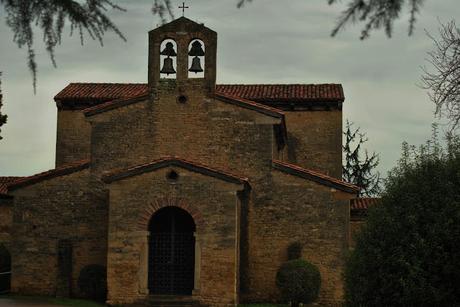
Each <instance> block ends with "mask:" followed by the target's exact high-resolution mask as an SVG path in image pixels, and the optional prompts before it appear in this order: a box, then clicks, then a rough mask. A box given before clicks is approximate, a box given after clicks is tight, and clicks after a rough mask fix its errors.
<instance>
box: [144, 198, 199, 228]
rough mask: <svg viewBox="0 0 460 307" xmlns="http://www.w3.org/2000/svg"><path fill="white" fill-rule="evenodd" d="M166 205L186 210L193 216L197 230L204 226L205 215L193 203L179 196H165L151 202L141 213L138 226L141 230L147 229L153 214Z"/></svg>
mask: <svg viewBox="0 0 460 307" xmlns="http://www.w3.org/2000/svg"><path fill="white" fill-rule="evenodd" d="M165 207H178V208H181V209H183V210H185V211H187V212H188V213H189V214H190V215H191V216H192V218H193V220H194V222H195V225H196V228H197V231H199V229H202V227H203V224H204V223H203V216H202V215H201V212H200V211H199V210H198V209H197V208H195V207H194V206H193V205H191V204H190V203H189V202H187V201H186V200H185V199H183V198H178V197H163V198H158V199H156V200H154V201H153V202H151V203H150V204H149V205H147V207H146V208H145V210H144V212H142V213H141V215H140V218H139V222H138V228H139V230H141V231H145V230H147V229H148V227H149V222H150V219H151V218H152V215H154V214H155V212H157V211H158V210H160V209H162V208H165Z"/></svg>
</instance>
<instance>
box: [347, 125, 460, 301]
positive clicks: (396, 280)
mask: <svg viewBox="0 0 460 307" xmlns="http://www.w3.org/2000/svg"><path fill="white" fill-rule="evenodd" d="M459 170H460V139H459V138H458V137H457V138H454V137H452V136H449V137H448V138H447V145H446V146H445V148H443V147H442V146H441V145H440V142H439V141H438V136H437V130H436V129H435V133H434V134H433V139H432V140H430V141H428V142H427V143H426V144H425V145H423V146H421V147H420V148H415V147H414V146H409V145H407V143H405V144H403V153H402V158H401V159H400V161H399V162H398V165H397V166H396V167H395V168H394V169H393V170H392V171H391V172H390V174H389V177H388V179H387V180H386V185H385V192H384V194H383V197H382V200H381V203H380V204H379V205H378V206H375V207H373V208H371V209H370V210H369V216H368V221H367V225H366V226H364V228H363V229H362V231H361V232H360V233H359V234H358V235H357V237H356V247H355V249H354V250H353V251H352V252H351V255H350V257H349V260H348V261H347V267H346V270H345V288H346V301H347V304H348V306H373V307H380V306H395V307H398V306H422V307H423V306H458V302H459V301H460V262H458V259H459V257H460V245H459V244H458V242H459V241H460V202H459V200H460V189H459V186H460V176H459Z"/></svg>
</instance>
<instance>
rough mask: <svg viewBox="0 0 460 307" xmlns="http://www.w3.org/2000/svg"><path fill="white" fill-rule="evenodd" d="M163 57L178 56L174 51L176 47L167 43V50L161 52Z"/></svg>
mask: <svg viewBox="0 0 460 307" xmlns="http://www.w3.org/2000/svg"><path fill="white" fill-rule="evenodd" d="M160 54H161V55H167V56H176V55H177V53H176V51H174V45H173V43H171V42H167V43H166V46H165V49H163V51H161V52H160Z"/></svg>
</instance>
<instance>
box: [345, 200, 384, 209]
mask: <svg viewBox="0 0 460 307" xmlns="http://www.w3.org/2000/svg"><path fill="white" fill-rule="evenodd" d="M380 201H381V198H378V197H360V198H354V199H352V200H351V201H350V209H351V210H367V209H369V208H370V207H373V206H375V205H376V204H378V203H379V202H380Z"/></svg>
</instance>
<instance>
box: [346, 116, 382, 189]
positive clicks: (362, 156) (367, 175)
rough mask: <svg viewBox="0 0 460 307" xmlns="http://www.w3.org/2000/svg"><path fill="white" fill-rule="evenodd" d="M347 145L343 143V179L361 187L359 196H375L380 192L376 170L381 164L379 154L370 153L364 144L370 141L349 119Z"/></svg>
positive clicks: (347, 123)
mask: <svg viewBox="0 0 460 307" xmlns="http://www.w3.org/2000/svg"><path fill="white" fill-rule="evenodd" d="M343 135H344V136H345V145H343V154H344V163H343V166H342V177H343V180H345V181H347V182H350V183H353V184H355V185H357V186H358V187H360V188H361V190H360V192H359V196H375V195H376V194H378V193H379V192H380V181H381V180H380V174H379V173H378V172H376V171H375V168H376V167H377V166H378V164H379V156H378V155H377V154H376V153H375V152H374V153H372V154H371V155H369V153H368V151H367V150H366V149H364V153H363V148H362V146H363V144H364V143H366V142H367V141H368V139H367V137H366V135H365V134H364V133H361V132H360V128H356V129H354V128H353V123H352V122H349V121H348V120H347V122H346V130H345V132H344V133H343Z"/></svg>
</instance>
